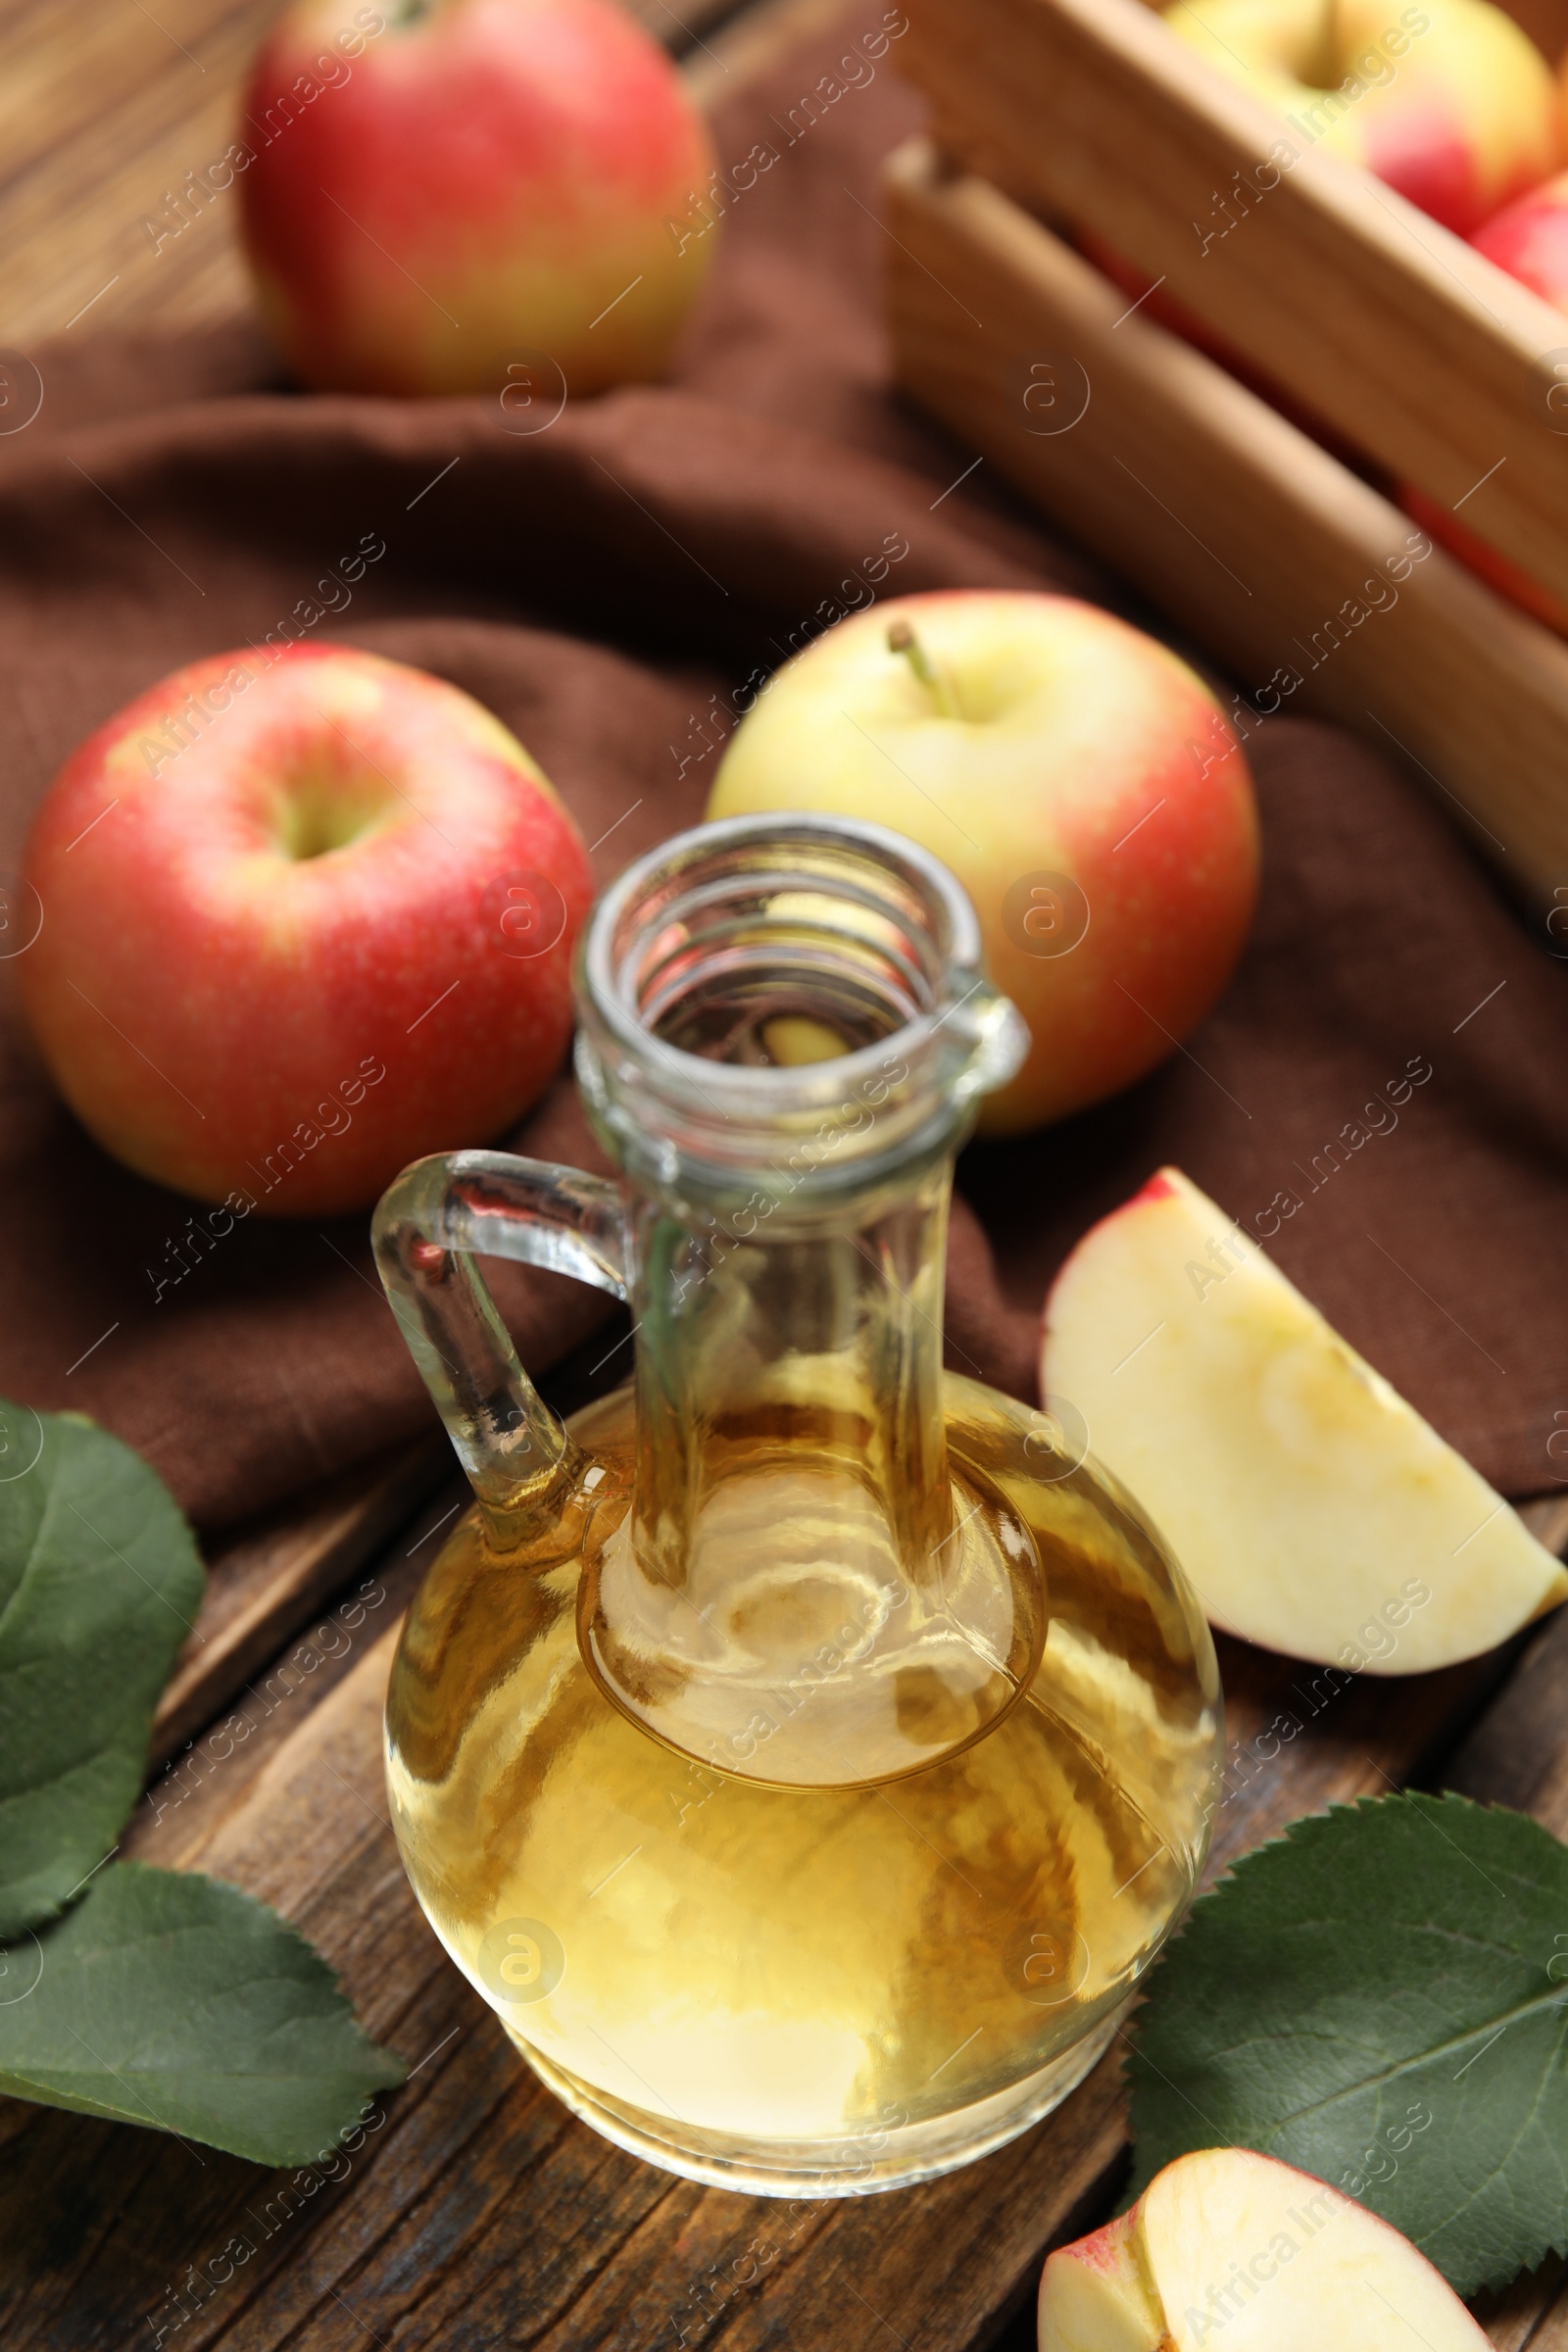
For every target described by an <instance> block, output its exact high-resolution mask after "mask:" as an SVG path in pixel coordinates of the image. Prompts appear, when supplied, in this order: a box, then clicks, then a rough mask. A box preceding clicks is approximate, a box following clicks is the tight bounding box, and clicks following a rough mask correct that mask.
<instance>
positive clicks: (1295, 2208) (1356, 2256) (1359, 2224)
mask: <svg viewBox="0 0 1568 2352" xmlns="http://www.w3.org/2000/svg"><path fill="white" fill-rule="evenodd" d="M1219 2343H1223V2344H1224V2346H1225V2348H1226V2352H1329V2347H1332V2352H1390V2347H1391V2346H1393V2345H1394V2344H1396V2343H1399V2344H1405V2343H1409V2344H1425V2345H1426V2346H1427V2352H1487V2346H1488V2338H1487V2336H1486V2335H1485V2334H1484V2333H1483V2331H1482V2329H1481V2328H1480V2327H1479V2326H1478V2325H1477V2323H1476V2322H1475V2321H1474V2320H1473V2319H1472V2318H1471V2316H1470V2314H1469V2312H1467V2311H1466V2309H1465V2307H1464V2305H1463V2304H1462V2303H1461V2302H1460V2300H1459V2298H1458V2296H1457V2295H1456V2294H1455V2293H1454V2292H1453V2289H1452V2288H1451V2287H1450V2286H1449V2285H1448V2283H1447V2281H1446V2279H1445V2278H1443V2277H1442V2276H1441V2274H1440V2273H1439V2272H1437V2271H1436V2270H1434V2269H1433V2267H1432V2265H1431V2263H1430V2262H1428V2261H1427V2259H1426V2257H1425V2255H1424V2254H1421V2253H1418V2252H1417V2250H1416V2248H1415V2247H1414V2246H1412V2245H1411V2243H1410V2241H1409V2239H1408V2238H1406V2237H1401V2236H1400V2234H1399V2232H1398V2230H1397V2229H1391V2228H1390V2227H1389V2225H1388V2223H1387V2222H1382V2221H1379V2220H1378V2218H1377V2216H1376V2214H1372V2213H1368V2212H1367V2210H1366V2208H1365V2206H1364V2205H1357V2204H1356V2203H1355V2202H1354V2200H1353V2199H1352V2198H1350V2197H1348V2196H1345V2195H1343V2194H1342V2192H1341V2191H1340V2190H1339V2189H1337V2188H1330V2187H1328V2186H1327V2185H1326V2183H1325V2182H1323V2181H1321V2180H1313V2179H1312V2177H1311V2175H1310V2174H1308V2173H1299V2172H1297V2171H1296V2170H1295V2168H1294V2167H1293V2166H1291V2165H1288V2164H1280V2163H1278V2162H1277V2161H1276V2160H1275V2159H1274V2158H1273V2157H1272V2156H1258V2155H1254V2154H1253V2152H1252V2151H1251V2150H1250V2148H1203V2149H1200V2150H1198V2151H1196V2152H1195V2153H1194V2154H1192V2155H1190V2156H1178V2157H1177V2158H1176V2160H1175V2162H1174V2163H1172V2164H1167V2165H1166V2166H1165V2168H1164V2170H1163V2172H1160V2173H1157V2174H1156V2175H1155V2176H1154V2179H1153V2180H1152V2181H1151V2182H1150V2184H1149V2186H1148V2188H1146V2189H1145V2191H1144V2193H1143V2195H1142V2196H1141V2197H1140V2198H1139V2200H1138V2203H1137V2204H1136V2205H1135V2206H1134V2207H1133V2209H1132V2211H1131V2212H1130V2213H1125V2214H1123V2215H1122V2216H1121V2217H1120V2219H1119V2220H1117V2221H1114V2222H1111V2223H1109V2224H1108V2225H1107V2226H1106V2228H1105V2229H1097V2230H1096V2231H1095V2233H1094V2235H1093V2236H1092V2237H1085V2238H1080V2239H1079V2241H1078V2243H1077V2244H1076V2245H1072V2246H1062V2247H1060V2248H1058V2250H1057V2251H1056V2252H1055V2253H1054V2254H1053V2255H1052V2256H1051V2258H1050V2260H1049V2261H1048V2262H1047V2264H1046V2268H1045V2274H1044V2276H1043V2278H1041V2281H1040V2352H1202V2348H1203V2347H1204V2346H1208V2347H1209V2352H1213V2347H1214V2346H1215V2345H1217V2344H1219Z"/></svg>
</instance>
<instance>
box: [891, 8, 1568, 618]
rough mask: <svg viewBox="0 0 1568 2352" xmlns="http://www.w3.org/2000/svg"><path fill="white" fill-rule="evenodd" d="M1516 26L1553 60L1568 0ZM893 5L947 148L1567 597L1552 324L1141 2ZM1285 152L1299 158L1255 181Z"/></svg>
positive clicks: (1567, 522)
mask: <svg viewBox="0 0 1568 2352" xmlns="http://www.w3.org/2000/svg"><path fill="white" fill-rule="evenodd" d="M1515 13H1516V14H1517V15H1519V16H1520V18H1521V19H1522V20H1523V21H1524V22H1525V24H1526V27H1527V29H1528V30H1529V31H1530V32H1531V33H1532V35H1533V36H1534V37H1535V39H1536V40H1537V41H1538V42H1539V43H1540V45H1541V46H1542V47H1543V48H1544V50H1545V51H1546V52H1547V53H1548V54H1549V55H1550V56H1552V57H1553V58H1556V57H1558V56H1559V55H1561V53H1562V52H1563V51H1564V50H1565V49H1568V0H1515ZM908 14H909V18H910V30H909V33H908V35H907V39H906V40H905V41H904V42H903V43H902V44H901V50H900V66H901V70H902V71H904V72H906V73H909V74H910V75H911V76H912V77H913V78H914V80H915V81H917V82H918V83H919V84H920V85H921V87H922V88H923V89H924V90H925V91H926V93H927V95H928V96H929V98H930V100H931V104H932V108H933V131H934V135H935V137H936V139H937V143H938V145H939V146H940V147H941V148H942V150H943V151H944V153H946V154H948V155H951V156H953V157H955V158H956V159H957V160H958V161H961V162H964V163H967V164H969V165H970V166H971V167H972V168H974V169H977V170H979V171H981V172H983V174H984V175H985V176H986V177H988V178H990V179H992V180H994V181H995V182H996V183H997V184H998V185H999V186H1001V187H1004V188H1005V189H1006V190H1007V191H1008V192H1009V193H1010V194H1014V195H1017V196H1019V197H1021V198H1022V199H1023V201H1024V202H1025V203H1026V204H1027V205H1028V206H1030V207H1031V208H1032V209H1036V210H1040V211H1043V212H1045V213H1047V214H1049V215H1052V216H1054V217H1056V218H1061V219H1065V220H1067V221H1075V222H1079V223H1083V224H1085V225H1088V226H1090V227H1092V228H1093V229H1095V230H1096V231H1097V232H1098V233H1099V234H1100V235H1101V236H1103V238H1104V239H1105V240H1106V241H1107V242H1108V243H1110V244H1112V245H1114V246H1115V247H1116V248H1117V249H1118V250H1119V251H1120V252H1122V253H1124V254H1126V255H1127V256H1128V258H1129V259H1130V260H1131V261H1132V262H1134V263H1136V264H1138V265H1139V266H1140V267H1141V268H1142V269H1144V270H1147V271H1148V273H1149V276H1150V277H1151V278H1161V277H1162V278H1163V279H1164V280H1165V290H1166V292H1167V293H1168V294H1169V295H1170V296H1174V297H1176V298H1178V299H1179V300H1180V301H1181V302H1182V303H1183V304H1184V305H1186V306H1187V307H1188V308H1189V309H1190V310H1192V311H1195V312H1197V313H1198V314H1199V316H1200V317H1201V318H1202V319H1205V320H1207V321H1208V323H1209V324H1210V325H1211V326H1213V327H1214V328H1215V329H1217V330H1218V331H1219V332H1220V333H1221V334H1222V335H1223V336H1224V337H1225V339H1226V340H1227V341H1228V342H1229V343H1230V344H1231V345H1232V346H1233V347H1234V348H1235V349H1236V350H1238V351H1240V352H1242V353H1244V354H1245V355H1246V356H1247V357H1248V358H1249V359H1250V360H1252V361H1254V362H1256V363H1257V364H1258V365H1259V366H1260V367H1263V368H1267V369H1268V370H1269V371H1270V372H1271V373H1272V374H1273V375H1275V376H1276V377H1277V378H1279V379H1280V380H1281V381H1282V382H1283V383H1284V384H1286V385H1288V386H1289V387H1290V388H1291V390H1292V391H1293V392H1294V393H1295V394H1296V395H1297V397H1298V398H1299V400H1300V401H1302V402H1303V403H1304V404H1306V405H1307V406H1308V407H1310V408H1311V409H1312V410H1314V411H1315V412H1316V413H1317V414H1319V415H1320V416H1321V417H1324V418H1326V419H1327V420H1328V422H1329V423H1330V424H1332V425H1334V426H1335V427H1336V428H1337V429H1338V430H1339V431H1341V432H1343V433H1344V434H1345V435H1346V436H1347V437H1348V439H1349V440H1351V441H1353V442H1354V443H1356V444H1357V445H1358V446H1359V447H1361V448H1364V449H1366V450H1367V451H1369V452H1370V454H1371V455H1372V456H1373V457H1374V458H1376V459H1378V460H1379V461H1380V462H1381V463H1382V464H1383V465H1385V466H1389V467H1390V468H1392V469H1393V470H1394V471H1395V472H1396V473H1397V474H1398V475H1399V476H1401V477H1402V478H1406V479H1409V480H1412V481H1414V482H1416V483H1418V484H1419V485H1420V486H1421V488H1423V489H1424V490H1427V491H1429V492H1430V493H1431V494H1432V495H1433V496H1434V497H1435V498H1440V499H1443V500H1445V501H1446V502H1448V503H1450V504H1451V503H1452V502H1453V501H1455V500H1457V499H1461V498H1464V497H1465V495H1466V493H1467V492H1468V493H1472V494H1473V495H1472V497H1471V499H1470V501H1469V502H1468V503H1467V505H1466V510H1465V519H1466V521H1467V522H1469V523H1471V524H1472V525H1473V526H1474V528H1475V529H1476V530H1478V531H1479V532H1480V533H1481V534H1482V536H1483V537H1485V538H1487V539H1490V540H1492V541H1493V542H1494V543H1495V545H1496V546H1497V547H1499V548H1501V549H1502V550H1503V552H1504V553H1505V554H1507V555H1510V556H1512V557H1514V558H1515V560H1516V561H1517V562H1519V563H1520V564H1523V565H1524V566H1525V568H1526V569H1527V570H1529V571H1531V572H1533V573H1535V575H1536V576H1537V577H1538V578H1539V579H1542V580H1544V581H1545V582H1547V583H1548V584H1549V585H1550V586H1551V587H1552V588H1554V589H1555V590H1556V592H1557V593H1558V594H1559V595H1561V596H1564V597H1568V439H1565V437H1564V435H1563V432H1562V430H1561V429H1560V428H1562V427H1563V426H1565V425H1568V416H1565V415H1561V414H1558V413H1557V411H1556V410H1555V409H1554V408H1548V406H1547V396H1548V394H1549V393H1551V391H1552V390H1553V387H1554V386H1555V385H1556V384H1557V383H1558V382H1559V380H1560V379H1559V378H1558V377H1557V376H1556V375H1555V373H1554V366H1555V359H1556V357H1558V356H1564V355H1568V319H1564V318H1563V317H1562V315H1561V314H1560V313H1559V312H1557V311H1555V310H1554V309H1552V308H1551V307H1550V306H1549V305H1548V304H1546V303H1544V302H1542V301H1541V300H1540V299H1539V298H1538V297H1537V296H1536V295H1534V294H1531V293H1529V292H1527V291H1526V289H1525V288H1524V287H1523V286H1520V285H1518V284H1516V283H1515V282H1514V280H1513V279H1511V278H1509V277H1507V276H1505V275H1504V274H1503V272H1502V271H1501V270H1496V269H1495V268H1494V267H1493V265H1492V264H1491V263H1490V262H1487V261H1485V260H1484V259H1483V258H1482V257H1481V256H1480V255H1479V254H1476V253H1473V252H1472V251H1471V250H1470V248H1469V247H1468V246H1467V245H1465V244H1464V243H1463V242H1462V241H1461V240H1460V239H1459V238H1457V237H1454V236H1452V235H1450V234H1449V232H1448V231H1447V230H1446V229H1444V228H1441V227H1439V226H1438V224H1437V223H1436V222H1435V221H1431V220H1429V219H1428V218H1427V217H1426V215H1425V214H1423V213H1420V212H1418V211H1417V210H1416V209H1415V207H1414V206H1412V205H1410V204H1407V203H1406V202H1405V201H1404V200H1403V198H1401V197H1399V196H1397V195H1396V194H1395V193H1394V192H1393V190H1392V189H1389V188H1387V187H1385V186H1383V185H1382V183H1381V182H1379V181H1377V180H1375V179H1373V178H1372V177H1371V176H1370V174H1368V173H1367V172H1362V171H1361V170H1359V169H1358V168H1357V167H1356V166H1354V165H1352V164H1348V163H1347V162H1345V161H1343V160H1342V159H1341V158H1340V157H1339V156H1337V155H1335V154H1333V153H1331V152H1330V151H1329V150H1327V149H1326V148H1324V147H1323V146H1321V145H1316V146H1302V145H1301V135H1300V134H1298V133H1293V132H1291V131H1290V130H1289V129H1288V128H1287V125H1286V123H1285V121H1284V118H1283V117H1282V116H1280V115H1277V114H1276V113H1275V112H1274V111H1273V110H1272V109H1271V108H1269V107H1267V106H1265V105H1262V104H1260V103H1259V102H1258V101H1257V100H1256V99H1254V98H1252V97H1251V96H1250V93H1249V92H1247V91H1246V90H1244V89H1242V88H1241V87H1239V86H1238V85H1237V84H1235V83H1233V82H1231V81H1229V80H1227V79H1225V78H1224V77H1223V76H1222V75H1220V74H1219V73H1216V72H1215V71H1214V70H1213V69H1212V68H1211V67H1210V66H1209V65H1208V64H1207V63H1206V62H1205V61H1204V60H1203V59H1202V58H1201V57H1200V56H1199V55H1198V54H1197V53H1196V52H1195V51H1194V50H1192V49H1190V48H1189V47H1188V46H1187V45H1186V44H1185V43H1184V42H1181V41H1179V40H1177V39H1176V38H1175V37H1174V36H1173V35H1172V34H1171V33H1170V32H1169V31H1168V30H1167V29H1166V27H1165V26H1164V25H1162V24H1161V23H1160V22H1159V19H1158V17H1157V15H1156V14H1155V13H1154V12H1153V10H1152V8H1151V7H1147V6H1144V5H1141V0H909V7H908ZM1282 138H1284V139H1287V140H1289V141H1290V142H1291V144H1292V145H1294V146H1298V147H1299V148H1300V152H1299V156H1298V160H1297V161H1296V162H1295V163H1294V164H1293V165H1291V166H1290V168H1289V169H1287V170H1286V171H1284V172H1283V173H1281V172H1280V171H1279V168H1278V166H1277V165H1276V166H1275V167H1273V169H1272V172H1271V171H1270V168H1269V164H1268V159H1269V157H1270V154H1271V151H1274V150H1275V149H1276V148H1277V146H1278V143H1279V141H1280V140H1281V139H1282ZM1271 177H1272V178H1273V179H1274V180H1275V181H1277V184H1274V185H1270V186H1260V182H1266V181H1268V180H1269V179H1270V178H1271ZM1222 198H1223V199H1228V201H1227V202H1225V203H1222V202H1221V201H1220V200H1221V199H1222ZM1233 219H1234V222H1235V224H1234V225H1230V223H1231V221H1232V220H1233ZM1210 231H1211V232H1212V233H1211V234H1208V233H1207V232H1210ZM1205 235H1206V242H1205ZM1558 397H1559V399H1561V397H1562V396H1561V395H1559V396H1558ZM1489 473H1490V475H1491V479H1490V480H1489V481H1488V482H1487V484H1486V487H1485V490H1484V492H1483V491H1478V490H1477V489H1476V485H1477V483H1479V482H1480V481H1481V478H1482V477H1483V476H1484V475H1487V474H1489Z"/></svg>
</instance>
